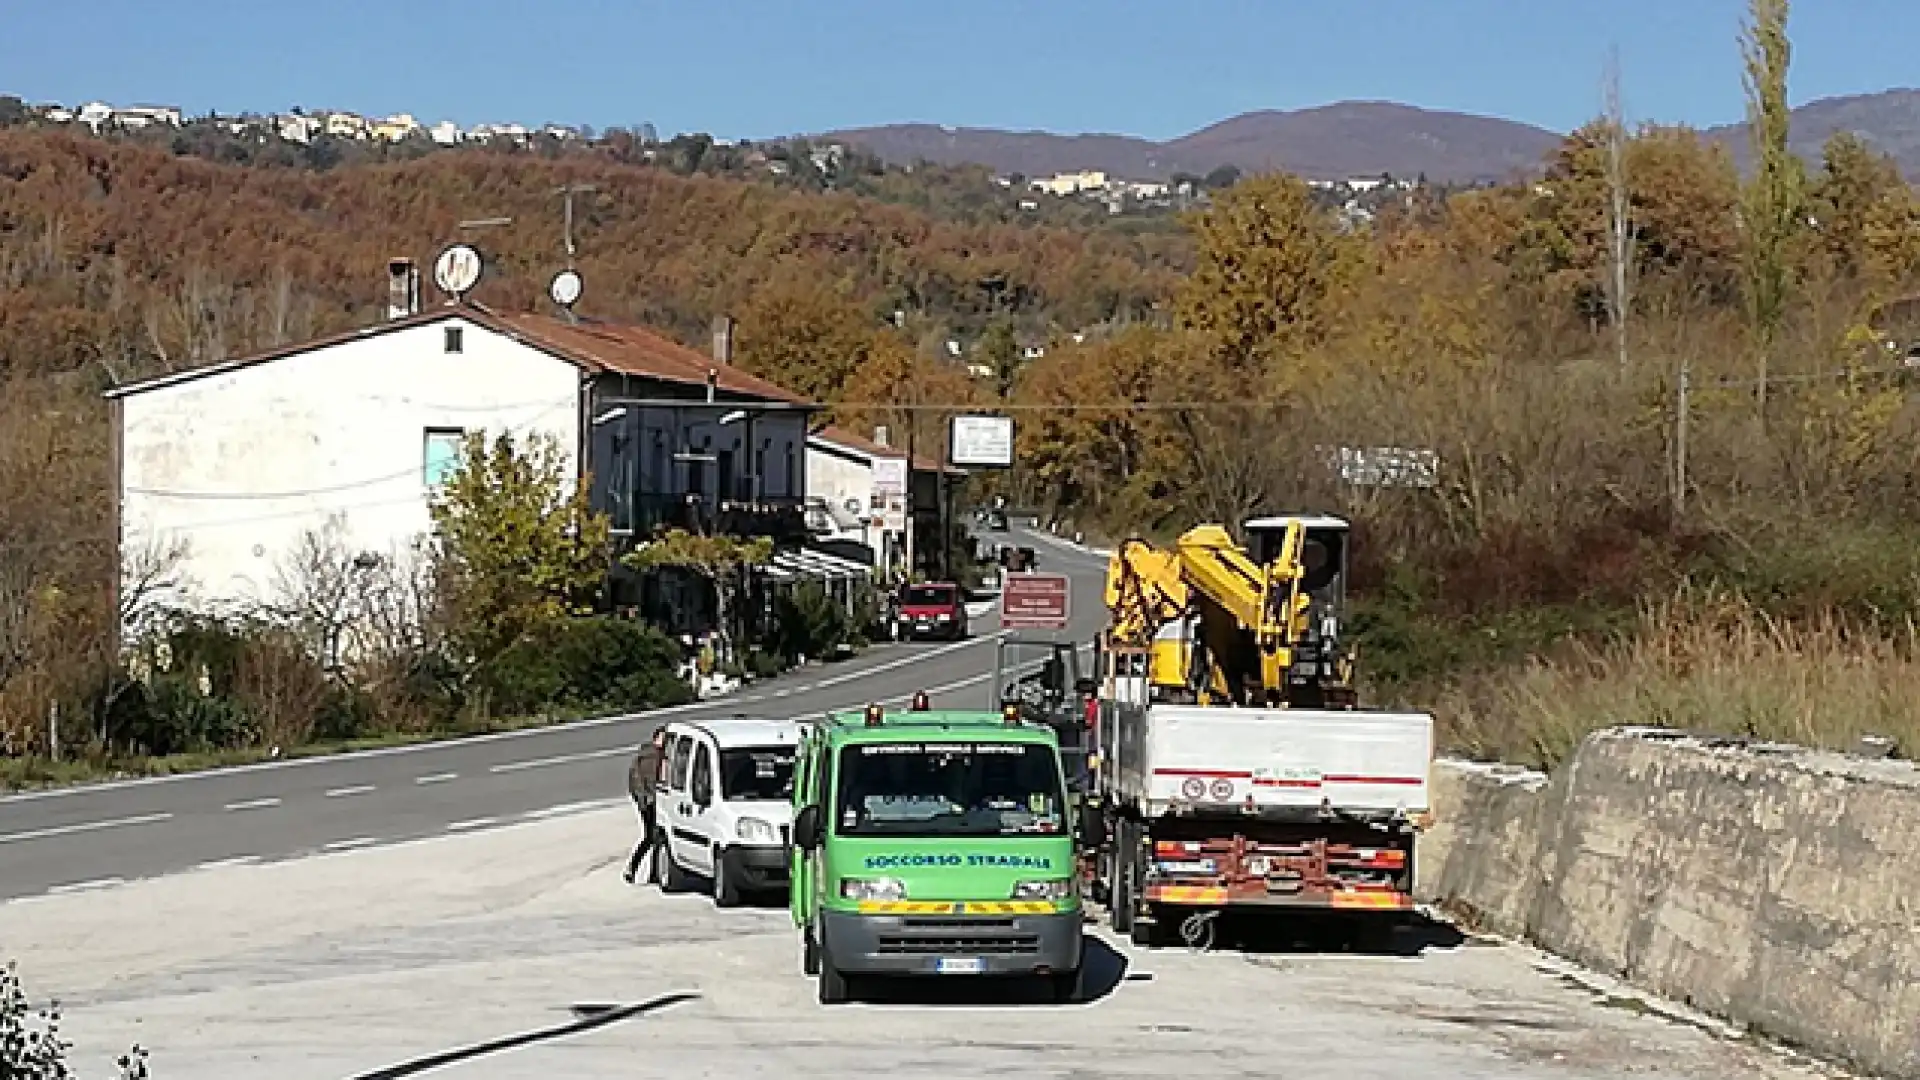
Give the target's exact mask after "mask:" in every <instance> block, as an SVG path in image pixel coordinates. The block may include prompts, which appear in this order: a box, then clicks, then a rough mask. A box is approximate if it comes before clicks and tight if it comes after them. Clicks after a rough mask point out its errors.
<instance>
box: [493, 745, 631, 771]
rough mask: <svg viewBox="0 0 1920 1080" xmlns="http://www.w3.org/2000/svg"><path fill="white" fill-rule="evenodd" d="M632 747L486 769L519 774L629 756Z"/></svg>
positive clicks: (505, 764) (505, 763)
mask: <svg viewBox="0 0 1920 1080" xmlns="http://www.w3.org/2000/svg"><path fill="white" fill-rule="evenodd" d="M631 753H633V747H630V746H609V747H607V748H606V749H605V750H588V751H585V752H583V753H579V754H560V755H557V756H555V757H547V758H533V759H531V760H528V761H504V762H501V763H500V764H498V765H490V766H488V767H487V771H488V772H492V773H508V772H519V771H520V770H521V769H539V768H543V767H545V766H548V765H567V764H571V763H572V762H575V761H592V760H593V759H594V758H603V757H613V756H615V755H616V754H631Z"/></svg>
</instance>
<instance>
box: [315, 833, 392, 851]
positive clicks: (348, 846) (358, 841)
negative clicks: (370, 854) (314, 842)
mask: <svg viewBox="0 0 1920 1080" xmlns="http://www.w3.org/2000/svg"><path fill="white" fill-rule="evenodd" d="M379 842H380V838H379V837H377V836H356V837H354V838H353V839H351V840H335V841H334V842H333V843H331V844H322V845H320V849H321V850H322V851H350V850H352V849H353V848H362V847H366V846H367V845H368V844H377V843H379Z"/></svg>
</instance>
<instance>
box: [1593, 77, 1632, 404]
mask: <svg viewBox="0 0 1920 1080" xmlns="http://www.w3.org/2000/svg"><path fill="white" fill-rule="evenodd" d="M1601 96H1602V98H1603V101H1604V107H1605V111H1606V123H1607V188H1608V195H1609V200H1608V201H1609V207H1608V221H1607V231H1608V234H1609V235H1608V240H1609V242H1610V243H1609V249H1608V252H1607V261H1608V262H1609V263H1610V264H1611V265H1610V267H1609V268H1610V269H1611V271H1612V274H1611V278H1612V280H1611V281H1610V282H1609V288H1608V290H1607V307H1608V309H1609V310H1608V312H1607V314H1608V315H1609V316H1610V317H1611V318H1612V321H1613V340H1614V349H1615V351H1616V352H1617V353H1618V354H1619V360H1620V369H1621V371H1622V372H1624V371H1625V370H1626V368H1627V317H1628V316H1627V313H1628V311H1629V310H1630V309H1631V307H1632V305H1633V299H1632V296H1631V295H1630V294H1629V293H1628V291H1627V290H1628V285H1627V276H1628V274H1630V273H1631V272H1632V267H1633V225H1632V222H1631V220H1630V214H1631V210H1630V206H1631V203H1630V201H1629V197H1628V192H1627V146H1626V144H1627V120H1626V113H1625V111H1624V110H1623V109H1622V108H1621V105H1620V49H1619V47H1618V46H1615V47H1613V48H1612V49H1610V50H1609V51H1608V53H1607V70H1606V76H1605V80H1604V84H1603V86H1602V91H1601Z"/></svg>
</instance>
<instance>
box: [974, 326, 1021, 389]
mask: <svg viewBox="0 0 1920 1080" xmlns="http://www.w3.org/2000/svg"><path fill="white" fill-rule="evenodd" d="M973 352H974V356H975V358H976V360H975V362H976V363H979V364H981V365H982V366H984V367H986V368H987V369H988V370H990V371H992V372H993V385H994V390H995V392H996V393H997V394H998V395H999V396H1000V397H1003V398H1004V397H1006V396H1007V394H1008V393H1009V392H1011V391H1012V389H1013V382H1014V379H1015V378H1016V377H1018V375H1019V374H1020V362H1021V356H1020V342H1019V340H1018V339H1017V338H1016V337H1015V336H1014V332H1013V320H1011V319H1008V318H1005V317H1002V318H998V319H995V320H994V321H993V322H991V323H989V324H988V325H987V330H986V333H984V334H981V335H980V341H979V344H977V345H975V346H974V350H973Z"/></svg>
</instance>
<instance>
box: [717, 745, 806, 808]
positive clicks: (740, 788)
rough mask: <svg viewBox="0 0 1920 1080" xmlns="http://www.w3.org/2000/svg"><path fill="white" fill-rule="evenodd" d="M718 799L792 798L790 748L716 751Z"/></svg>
mask: <svg viewBox="0 0 1920 1080" xmlns="http://www.w3.org/2000/svg"><path fill="white" fill-rule="evenodd" d="M720 797H721V798H723V799H789V798H792V797H793V747H791V746H739V747H730V748H728V749H726V750H722V751H720Z"/></svg>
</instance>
